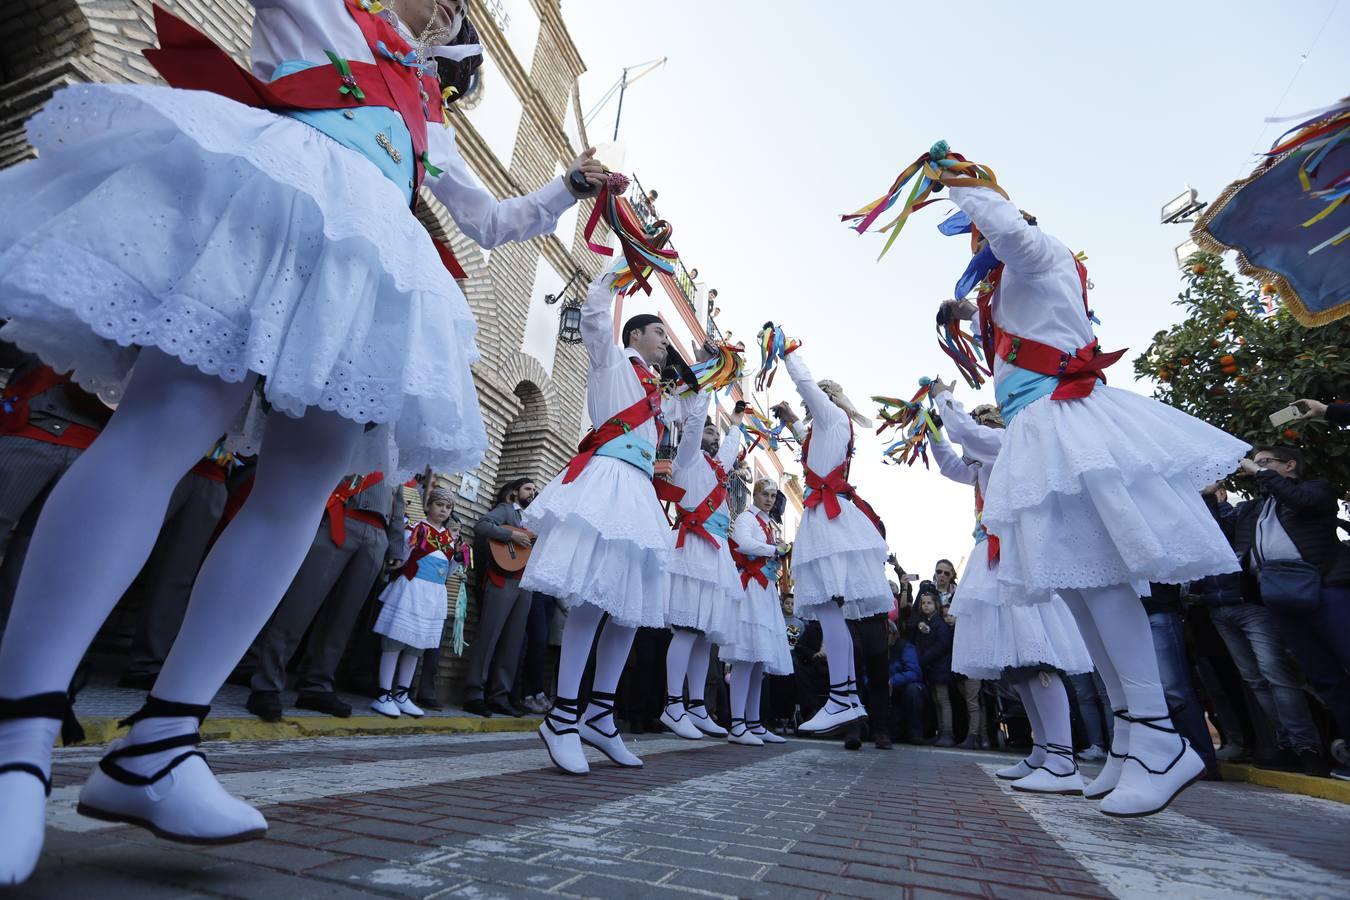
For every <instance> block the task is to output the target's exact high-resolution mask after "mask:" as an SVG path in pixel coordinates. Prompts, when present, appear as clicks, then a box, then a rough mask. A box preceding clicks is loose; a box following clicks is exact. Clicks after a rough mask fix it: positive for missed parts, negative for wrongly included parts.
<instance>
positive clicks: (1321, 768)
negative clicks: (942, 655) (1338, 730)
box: [1298, 750, 1331, 778]
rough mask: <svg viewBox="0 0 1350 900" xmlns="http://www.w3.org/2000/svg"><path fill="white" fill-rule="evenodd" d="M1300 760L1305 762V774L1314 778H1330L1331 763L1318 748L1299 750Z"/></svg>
mask: <svg viewBox="0 0 1350 900" xmlns="http://www.w3.org/2000/svg"><path fill="white" fill-rule="evenodd" d="M1298 760H1299V762H1300V763H1302V764H1303V774H1304V775H1311V776H1313V777H1314V778H1330V777H1331V765H1330V764H1329V763H1328V762H1327V758H1326V757H1325V756H1323V755H1322V754H1321V753H1319V752H1318V751H1316V750H1300V751H1298Z"/></svg>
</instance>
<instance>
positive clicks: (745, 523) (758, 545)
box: [731, 506, 778, 557]
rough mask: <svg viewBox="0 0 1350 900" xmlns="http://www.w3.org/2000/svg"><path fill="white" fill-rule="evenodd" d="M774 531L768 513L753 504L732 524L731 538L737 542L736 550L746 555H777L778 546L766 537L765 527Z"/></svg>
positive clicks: (770, 531) (771, 531)
mask: <svg viewBox="0 0 1350 900" xmlns="http://www.w3.org/2000/svg"><path fill="white" fill-rule="evenodd" d="M765 526H768V528H769V533H770V534H772V533H773V526H772V525H771V524H770V522H769V516H768V513H764V512H760V511H759V510H758V509H757V508H755V507H753V506H751V507H747V508H746V509H744V510H743V511H742V512H741V514H740V515H739V516H737V517H736V521H735V523H734V524H733V525H732V526H731V538H732V540H734V541H735V542H736V551H737V552H738V553H744V554H745V555H746V556H769V557H773V556H777V555H778V546H777V545H776V544H773V543H770V542H769V541H766V540H765V539H764V527H765Z"/></svg>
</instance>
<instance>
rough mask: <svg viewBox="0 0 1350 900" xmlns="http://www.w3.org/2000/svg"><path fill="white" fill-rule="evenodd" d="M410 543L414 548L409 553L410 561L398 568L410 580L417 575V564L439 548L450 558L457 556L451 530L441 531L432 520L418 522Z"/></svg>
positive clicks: (399, 572)
mask: <svg viewBox="0 0 1350 900" xmlns="http://www.w3.org/2000/svg"><path fill="white" fill-rule="evenodd" d="M408 543H409V545H410V546H411V547H412V548H413V549H412V552H411V553H409V554H408V561H407V562H406V563H404V564H403V568H401V569H399V570H398V574H400V575H402V576H403V577H404V578H406V579H408V580H409V581H412V580H413V579H414V578H416V577H417V564H418V563H419V562H421V561H422V559H423V558H424V557H427V556H430V555H431V554H433V553H435V552H436V551H437V550H439V551H441V552H442V553H444V554H445V555H446V558H448V559H454V558H455V541H454V539H453V538H452V537H450V532H448V531H440V530H438V529H436V527H435V526H433V525H432V524H431V523H430V522H418V523H417V525H416V526H415V527H414V528H413V533H412V535H411V536H410V538H409V541H408Z"/></svg>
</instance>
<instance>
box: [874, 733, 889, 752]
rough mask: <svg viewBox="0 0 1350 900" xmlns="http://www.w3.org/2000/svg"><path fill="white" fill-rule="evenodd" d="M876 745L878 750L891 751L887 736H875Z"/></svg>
mask: <svg viewBox="0 0 1350 900" xmlns="http://www.w3.org/2000/svg"><path fill="white" fill-rule="evenodd" d="M876 745H877V749H878V750H889V749H891V736H890V735H889V734H879V735H877V739H876Z"/></svg>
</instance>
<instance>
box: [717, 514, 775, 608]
mask: <svg viewBox="0 0 1350 900" xmlns="http://www.w3.org/2000/svg"><path fill="white" fill-rule="evenodd" d="M755 521H756V522H758V523H759V527H760V529H761V530H763V532H764V540H765V541H766V542H768V543H770V544H772V543H773V532H772V531H770V530H769V526H768V525H767V524H765V522H764V520H763V519H761V518H760V517H759V515H758V514H756V515H755ZM727 543H728V544H729V545H730V546H731V561H732V562H734V563H735V564H736V571H738V572H740V573H741V590H745V589H746V588H747V587H749V586H750V579H752V578H753V579H754V580H755V581H757V582H759V586H760V587H762V588H765V589H768V587H769V576H767V575H765V574H764V567H765V566H766V565H768V564H769V559H770V557H767V556H748V555H746V554H744V553H742V552H741V551H740V550H739V549H738V548H737V546H736V542H735V541H732V540H728V542H727Z"/></svg>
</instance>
